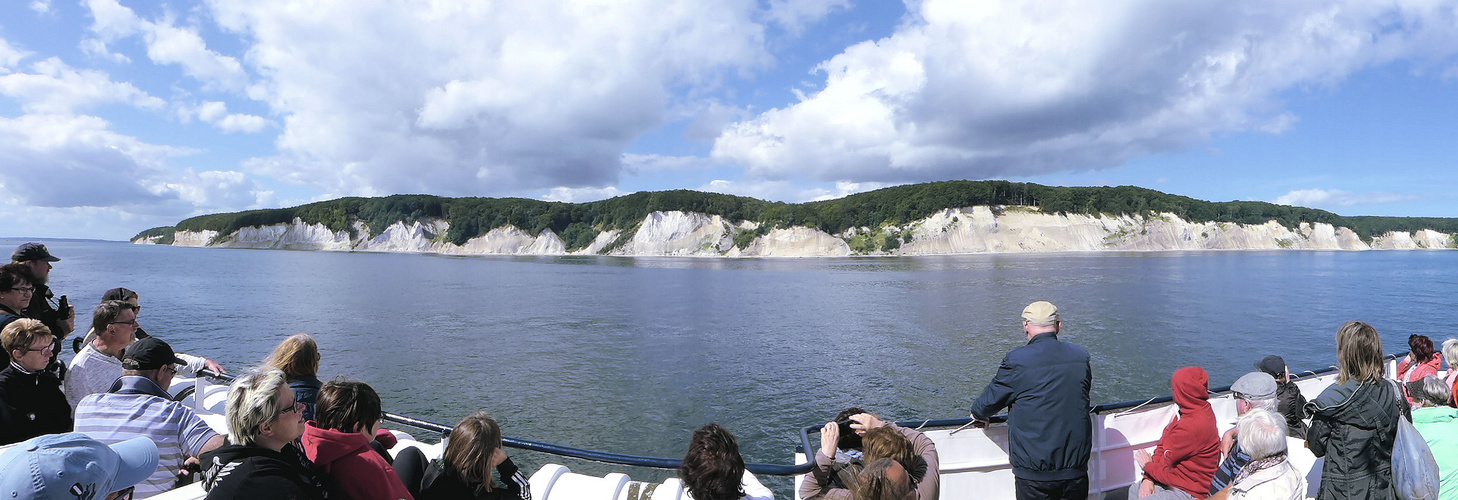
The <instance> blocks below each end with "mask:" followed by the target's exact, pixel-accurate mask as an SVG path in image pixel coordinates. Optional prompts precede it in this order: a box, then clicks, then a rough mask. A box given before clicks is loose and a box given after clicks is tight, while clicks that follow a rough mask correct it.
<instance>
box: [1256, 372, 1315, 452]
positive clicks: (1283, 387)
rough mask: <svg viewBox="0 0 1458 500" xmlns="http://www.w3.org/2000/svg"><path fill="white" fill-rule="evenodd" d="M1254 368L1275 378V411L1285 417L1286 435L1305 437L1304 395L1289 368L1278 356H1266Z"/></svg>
mask: <svg viewBox="0 0 1458 500" xmlns="http://www.w3.org/2000/svg"><path fill="white" fill-rule="evenodd" d="M1256 369H1257V370H1260V371H1263V372H1266V373H1268V374H1270V375H1271V377H1274V378H1275V379H1276V411H1277V412H1278V413H1279V414H1280V415H1281V416H1283V417H1286V435H1287V436H1291V437H1293V438H1300V439H1306V421H1305V420H1302V419H1303V418H1305V417H1306V409H1305V408H1306V396H1302V395H1301V388H1300V387H1296V382H1293V381H1291V370H1290V369H1289V368H1287V367H1286V360H1285V359H1282V358H1281V357H1280V356H1266V357H1265V359H1262V360H1260V362H1258V363H1256Z"/></svg>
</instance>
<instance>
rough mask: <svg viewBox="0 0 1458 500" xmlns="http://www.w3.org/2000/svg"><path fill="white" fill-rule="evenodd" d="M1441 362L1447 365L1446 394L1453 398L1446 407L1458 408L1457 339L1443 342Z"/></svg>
mask: <svg viewBox="0 0 1458 500" xmlns="http://www.w3.org/2000/svg"><path fill="white" fill-rule="evenodd" d="M1443 361H1446V362H1447V363H1448V379H1447V380H1446V382H1447V383H1448V393H1449V394H1452V395H1453V396H1454V398H1453V399H1449V400H1448V406H1452V407H1458V339H1448V340H1444V341H1443Z"/></svg>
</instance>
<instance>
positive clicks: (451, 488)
mask: <svg viewBox="0 0 1458 500" xmlns="http://www.w3.org/2000/svg"><path fill="white" fill-rule="evenodd" d="M446 441H447V443H446V447H445V452H444V453H443V454H442V455H441V457H440V458H439V459H436V460H426V459H425V454H424V453H421V451H420V449H419V448H416V447H414V446H407V447H405V449H402V450H400V453H399V454H398V455H396V456H395V470H396V472H398V473H399V474H400V479H401V480H402V481H403V482H404V483H405V487H406V488H407V489H409V490H410V493H411V494H412V495H414V496H415V499H416V500H462V499H466V500H532V490H531V485H530V484H528V483H527V479H526V476H524V475H522V473H521V469H518V468H517V467H516V464H515V463H513V462H512V461H511V458H510V457H508V456H506V449H505V448H502V446H501V444H502V440H501V425H500V424H497V423H496V419H493V418H491V415H488V414H487V413H486V412H484V411H478V412H476V413H473V414H471V415H470V416H468V417H466V418H464V419H462V420H461V422H460V423H458V424H456V426H455V428H453V429H451V434H450V437H448V438H447V439H446ZM492 469H495V470H496V473H497V474H499V475H500V476H501V483H497V482H496V481H495V480H494V479H493V478H492V477H491V470H492ZM502 483H505V484H502Z"/></svg>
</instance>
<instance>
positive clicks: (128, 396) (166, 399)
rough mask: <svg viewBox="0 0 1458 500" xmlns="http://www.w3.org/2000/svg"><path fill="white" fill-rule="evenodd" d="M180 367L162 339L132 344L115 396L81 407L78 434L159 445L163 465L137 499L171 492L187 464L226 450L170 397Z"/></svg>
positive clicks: (93, 398)
mask: <svg viewBox="0 0 1458 500" xmlns="http://www.w3.org/2000/svg"><path fill="white" fill-rule="evenodd" d="M181 362H182V360H180V359H177V353H175V352H173V351H172V346H170V345H167V343H166V342H163V341H162V340H161V339H158V338H156V337H152V338H146V339H142V340H138V341H136V342H133V343H132V344H131V345H130V346H127V348H126V352H125V354H123V355H122V369H123V370H124V371H123V372H122V376H121V378H119V379H116V383H114V384H112V386H111V390H110V391H108V392H106V393H101V394H92V395H90V396H86V397H85V398H83V399H82V400H81V403H80V404H78V405H76V432H84V433H86V434H87V435H89V436H91V437H92V438H93V439H96V440H97V441H101V442H103V443H107V444H111V443H117V442H121V441H125V440H127V439H131V438H134V437H137V436H144V437H147V438H150V439H151V440H152V441H154V442H156V443H157V452H158V454H159V455H161V456H162V462H161V463H160V464H158V466H157V471H156V472H155V473H153V474H152V475H151V477H148V478H147V479H146V480H145V481H143V482H142V483H140V484H138V485H137V490H136V495H137V497H138V498H146V497H149V496H152V495H156V494H158V493H161V492H163V491H167V490H170V489H172V487H173V486H174V485H176V484H177V483H178V479H179V477H182V476H185V475H186V474H185V473H184V472H183V470H184V467H185V465H186V464H188V463H189V462H191V463H196V458H195V457H197V456H198V455H200V454H202V453H203V452H205V451H209V450H212V449H213V448H217V447H219V446H222V445H223V440H224V438H223V436H222V435H219V434H218V433H217V432H215V431H213V429H212V428H211V427H208V424H207V423H206V422H203V420H202V419H201V418H199V417H198V416H197V415H196V414H195V413H193V411H192V408H189V407H188V406H187V405H184V404H182V403H180V402H177V401H173V400H172V397H171V394H169V393H168V392H167V388H168V387H170V386H171V385H172V377H173V376H174V375H176V374H177V367H176V364H177V363H181Z"/></svg>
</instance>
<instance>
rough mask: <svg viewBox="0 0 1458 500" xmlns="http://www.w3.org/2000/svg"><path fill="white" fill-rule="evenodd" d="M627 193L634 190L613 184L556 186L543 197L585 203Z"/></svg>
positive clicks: (549, 199) (543, 198)
mask: <svg viewBox="0 0 1458 500" xmlns="http://www.w3.org/2000/svg"><path fill="white" fill-rule="evenodd" d="M625 194H633V192H632V191H623V190H620V189H618V188H616V187H613V186H608V187H605V188H590V187H589V188H569V187H554V188H552V190H551V191H549V192H547V194H544V195H542V196H541V199H542V200H544V201H560V202H563V203H585V202H589V201H597V200H606V199H608V198H616V197H619V196H622V195H625Z"/></svg>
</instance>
